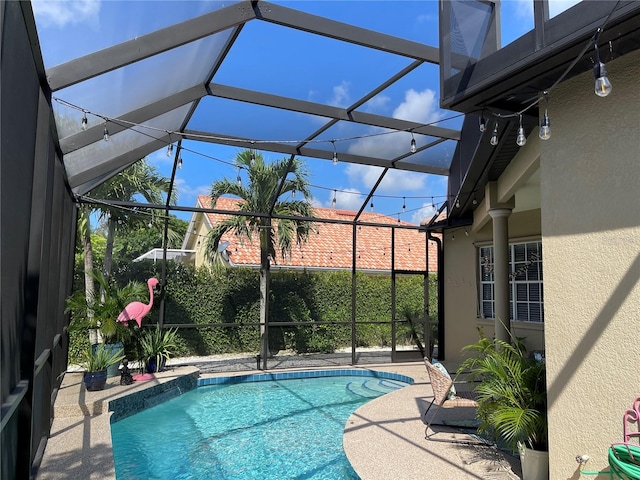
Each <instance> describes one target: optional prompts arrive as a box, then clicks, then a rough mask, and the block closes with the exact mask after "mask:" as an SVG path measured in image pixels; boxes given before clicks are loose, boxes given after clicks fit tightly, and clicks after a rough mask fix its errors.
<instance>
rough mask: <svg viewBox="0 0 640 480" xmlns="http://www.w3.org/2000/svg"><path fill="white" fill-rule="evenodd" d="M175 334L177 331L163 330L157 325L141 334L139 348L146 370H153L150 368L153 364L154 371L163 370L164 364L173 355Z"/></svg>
mask: <svg viewBox="0 0 640 480" xmlns="http://www.w3.org/2000/svg"><path fill="white" fill-rule="evenodd" d="M177 333H178V330H177V329H168V330H165V329H163V328H161V327H160V325H158V324H156V327H155V328H149V329H147V330H145V331H144V332H142V335H141V336H140V348H141V350H142V359H143V361H145V362H146V364H147V370H149V371H150V370H153V368H150V366H151V365H152V364H153V363H155V371H160V370H162V369H163V366H164V364H165V363H166V362H167V361H168V360H169V358H170V357H171V355H173V349H174V348H176V336H177ZM151 373H153V372H151Z"/></svg>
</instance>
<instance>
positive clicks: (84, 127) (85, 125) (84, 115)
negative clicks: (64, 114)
mask: <svg viewBox="0 0 640 480" xmlns="http://www.w3.org/2000/svg"><path fill="white" fill-rule="evenodd" d="M88 123H89V121H88V120H87V112H82V130H86V129H87V124H88Z"/></svg>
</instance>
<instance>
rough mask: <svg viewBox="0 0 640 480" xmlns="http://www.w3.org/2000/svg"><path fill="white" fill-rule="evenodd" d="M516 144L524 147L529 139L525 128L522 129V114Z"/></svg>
mask: <svg viewBox="0 0 640 480" xmlns="http://www.w3.org/2000/svg"><path fill="white" fill-rule="evenodd" d="M516 143H517V144H518V146H520V147H522V146H524V144H525V143H527V137H525V136H524V128H523V127H522V114H521V115H520V127H518V136H517V137H516Z"/></svg>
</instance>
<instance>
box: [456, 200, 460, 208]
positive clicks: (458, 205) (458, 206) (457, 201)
mask: <svg viewBox="0 0 640 480" xmlns="http://www.w3.org/2000/svg"><path fill="white" fill-rule="evenodd" d="M456 208H460V200H456Z"/></svg>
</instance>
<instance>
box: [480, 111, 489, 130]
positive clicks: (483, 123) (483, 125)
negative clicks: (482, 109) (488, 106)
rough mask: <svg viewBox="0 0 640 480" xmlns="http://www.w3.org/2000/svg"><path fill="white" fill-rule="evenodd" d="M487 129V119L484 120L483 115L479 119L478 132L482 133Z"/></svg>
mask: <svg viewBox="0 0 640 480" xmlns="http://www.w3.org/2000/svg"><path fill="white" fill-rule="evenodd" d="M486 129H487V119H486V118H484V115H482V116H481V117H480V132H482V133H484V131H485V130H486Z"/></svg>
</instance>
